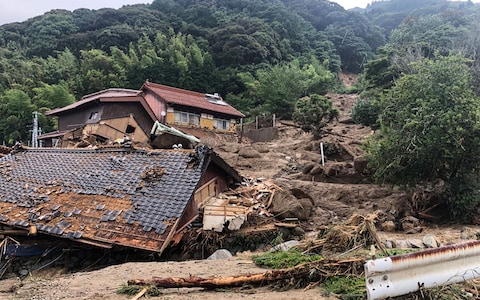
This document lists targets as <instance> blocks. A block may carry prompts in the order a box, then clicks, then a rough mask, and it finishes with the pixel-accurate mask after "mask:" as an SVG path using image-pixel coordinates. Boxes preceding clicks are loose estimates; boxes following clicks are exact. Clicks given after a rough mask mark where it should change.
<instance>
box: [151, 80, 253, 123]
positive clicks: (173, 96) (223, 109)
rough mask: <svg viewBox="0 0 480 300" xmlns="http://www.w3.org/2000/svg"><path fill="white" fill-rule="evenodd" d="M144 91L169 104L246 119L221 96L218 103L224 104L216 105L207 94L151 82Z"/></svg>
mask: <svg viewBox="0 0 480 300" xmlns="http://www.w3.org/2000/svg"><path fill="white" fill-rule="evenodd" d="M144 89H147V90H149V91H151V92H152V93H154V94H156V95H158V96H159V97H160V98H162V99H163V100H164V101H165V102H167V103H168V104H177V105H182V106H191V107H196V108H200V109H203V110H205V111H209V112H217V113H222V114H226V115H229V116H233V117H237V118H243V117H245V115H244V114H242V113H241V112H239V111H238V110H236V109H235V108H233V107H232V106H230V105H228V104H227V103H226V102H224V101H223V99H222V98H221V97H220V96H217V97H218V99H219V100H220V101H218V103H222V104H218V103H215V101H208V100H207V98H208V97H207V96H206V94H202V93H198V92H193V91H188V90H182V89H179V88H175V87H171V86H166V85H161V84H157V83H152V82H149V81H147V82H145V83H144V85H143V87H142V90H144Z"/></svg>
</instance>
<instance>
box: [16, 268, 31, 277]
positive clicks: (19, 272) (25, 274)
mask: <svg viewBox="0 0 480 300" xmlns="http://www.w3.org/2000/svg"><path fill="white" fill-rule="evenodd" d="M28 273H29V272H28V270H27V269H21V270H20V271H18V274H20V275H22V276H27V275H28Z"/></svg>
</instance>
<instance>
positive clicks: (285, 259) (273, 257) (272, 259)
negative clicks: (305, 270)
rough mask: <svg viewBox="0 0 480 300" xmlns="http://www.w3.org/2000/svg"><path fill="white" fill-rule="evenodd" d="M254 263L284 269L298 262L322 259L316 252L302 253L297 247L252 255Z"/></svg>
mask: <svg viewBox="0 0 480 300" xmlns="http://www.w3.org/2000/svg"><path fill="white" fill-rule="evenodd" d="M252 259H253V261H254V262H255V264H257V265H259V266H265V267H269V268H272V269H285V268H290V267H294V266H297V265H299V264H303V263H307V262H312V261H316V260H320V259H322V256H320V255H318V254H312V255H310V254H304V253H302V252H301V251H299V250H297V249H293V248H292V249H290V250H289V251H276V252H267V253H264V254H262V255H258V256H253V257H252Z"/></svg>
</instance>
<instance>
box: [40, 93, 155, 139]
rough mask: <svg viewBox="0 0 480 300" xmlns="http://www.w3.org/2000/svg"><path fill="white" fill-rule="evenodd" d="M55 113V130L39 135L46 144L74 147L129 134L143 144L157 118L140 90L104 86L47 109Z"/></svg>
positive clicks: (50, 113) (48, 113) (50, 112)
mask: <svg viewBox="0 0 480 300" xmlns="http://www.w3.org/2000/svg"><path fill="white" fill-rule="evenodd" d="M47 116H51V117H57V119H58V131H54V132H49V133H46V134H43V135H41V136H39V137H38V139H39V140H41V141H43V142H44V143H43V144H44V146H46V147H51V146H54V147H63V148H65V147H76V146H78V145H79V143H82V142H83V143H87V144H96V143H105V142H108V141H110V142H113V141H115V140H117V139H121V138H123V137H128V138H129V139H130V140H133V141H135V142H138V143H142V144H146V143H147V142H148V140H149V133H150V130H151V128H152V126H153V124H154V123H155V121H156V117H155V114H154V112H153V111H152V109H151V108H150V106H149V105H148V104H147V103H146V101H145V99H144V98H143V96H142V93H141V92H140V91H136V90H128V89H116V88H115V89H107V90H104V91H100V92H97V93H93V94H90V95H86V96H84V97H83V98H82V99H80V100H79V101H77V102H75V103H73V104H70V105H67V106H65V107H61V108H57V109H54V110H51V111H48V112H47Z"/></svg>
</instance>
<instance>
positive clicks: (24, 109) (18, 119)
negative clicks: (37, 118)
mask: <svg viewBox="0 0 480 300" xmlns="http://www.w3.org/2000/svg"><path fill="white" fill-rule="evenodd" d="M33 111H34V105H33V104H32V101H31V99H30V97H29V96H28V95H27V93H25V92H23V91H21V90H7V91H6V92H5V94H4V95H3V96H2V97H1V98H0V115H1V116H2V118H0V138H1V140H2V142H6V143H7V144H9V145H13V144H15V142H17V141H23V142H26V141H28V140H29V137H30V129H31V126H30V124H31V123H32V119H33V117H32V112H33Z"/></svg>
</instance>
